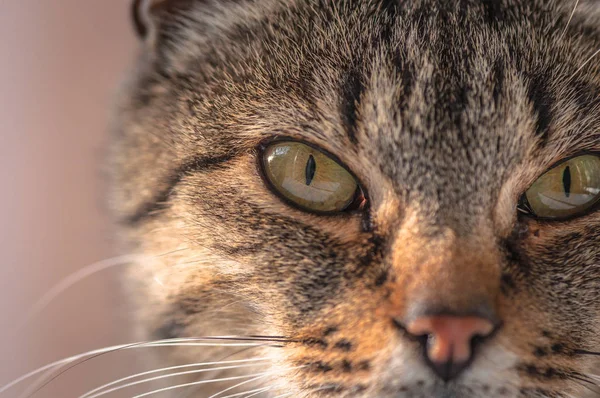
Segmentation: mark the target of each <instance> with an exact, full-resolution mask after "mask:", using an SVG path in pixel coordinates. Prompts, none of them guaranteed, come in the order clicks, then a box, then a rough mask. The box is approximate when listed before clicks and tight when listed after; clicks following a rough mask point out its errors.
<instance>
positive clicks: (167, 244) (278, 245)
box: [113, 0, 600, 398]
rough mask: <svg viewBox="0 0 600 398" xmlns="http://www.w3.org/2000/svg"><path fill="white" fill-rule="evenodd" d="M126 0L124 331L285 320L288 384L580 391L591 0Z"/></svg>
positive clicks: (599, 129) (597, 163)
mask: <svg viewBox="0 0 600 398" xmlns="http://www.w3.org/2000/svg"><path fill="white" fill-rule="evenodd" d="M137 3H139V4H137V5H136V7H137V8H136V20H137V25H138V28H139V32H140V35H141V37H142V38H141V43H142V45H141V47H142V50H141V55H140V57H139V61H138V63H137V66H136V68H135V72H134V73H133V74H132V75H131V79H130V81H129V82H128V84H127V90H126V93H125V96H124V99H123V101H122V103H121V106H120V112H119V116H118V127H117V134H116V139H115V156H114V158H113V160H114V169H113V170H114V179H115V188H116V189H115V191H114V195H113V202H114V208H115V211H116V213H117V214H118V216H119V217H120V222H121V223H122V224H123V229H124V230H125V231H126V233H127V234H128V237H129V238H130V239H131V240H132V241H133V242H134V243H135V244H137V247H138V249H139V250H141V251H143V252H144V253H146V254H147V255H149V256H156V257H155V258H154V260H153V262H152V264H153V265H152V266H149V267H145V268H143V267H142V268H135V269H134V271H133V274H134V278H135V279H137V280H138V281H143V286H144V288H143V289H142V290H140V291H138V294H141V295H142V296H141V302H142V306H141V309H140V311H141V312H142V313H143V315H142V318H143V321H144V327H147V328H150V329H152V330H151V331H152V332H154V331H160V332H161V333H162V335H161V336H166V337H169V336H170V337H177V336H191V335H197V334H221V335H224V334H229V333H232V330H233V332H234V333H236V334H252V333H260V334H264V335H270V336H283V337H284V338H285V339H289V340H291V341H292V342H286V343H284V344H283V347H280V348H277V349H276V355H277V358H278V359H277V361H278V362H277V366H278V367H279V369H280V373H279V374H278V375H279V376H281V377H280V378H279V379H278V380H279V382H282V381H283V382H284V384H286V387H285V388H286V389H287V390H284V392H290V391H291V394H292V396H295V397H304V396H309V395H310V396H315V397H320V396H339V397H345V396H356V397H381V398H392V397H407V398H408V397H464V398H475V397H582V396H584V395H585V394H593V392H594V391H595V392H596V393H598V391H600V387H598V385H599V384H600V378H599V377H598V376H597V375H596V376H594V375H593V373H592V372H593V371H594V366H596V365H597V364H598V359H599V357H598V352H599V351H600V205H599V204H600V200H599V196H600V67H599V65H600V55H598V57H597V58H594V57H593V56H594V55H595V54H596V52H597V51H598V50H600V8H599V7H598V5H597V4H596V3H595V2H594V1H580V2H578V5H577V8H576V10H575V12H574V14H572V13H571V12H572V11H573V7H574V5H575V4H574V3H575V2H574V1H570V0H569V1H567V0H564V1H541V0H539V1H538V0H536V1H533V0H505V1H482V0H456V1H433V0H420V1H393V0H370V1H368V0H362V1H358V0H357V1H341V0H322V1H317V0H314V1H313V0H293V1H292V0H257V1H244V0H240V1H208V0H206V1H200V0H195V1H194V0H188V1H183V0H178V1H177V0H164V1H142V2H137ZM154 280H156V281H157V282H154ZM139 292H143V293H139ZM233 305H235V306H236V308H237V309H236V310H235V311H232V312H231V318H228V317H227V316H221V317H215V316H214V315H211V314H214V311H216V310H221V309H223V308H224V307H226V306H230V307H229V308H231V306H233ZM286 368H290V370H288V371H284V369H286ZM317 390H319V391H317ZM278 393H279V394H281V393H282V392H281V391H278ZM311 394H312V395H311ZM275 395H277V394H274V396H275Z"/></svg>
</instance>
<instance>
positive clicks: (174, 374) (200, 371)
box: [79, 364, 257, 398]
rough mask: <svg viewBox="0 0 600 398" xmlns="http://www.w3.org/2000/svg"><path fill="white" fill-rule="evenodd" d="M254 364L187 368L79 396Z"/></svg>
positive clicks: (104, 393) (101, 393) (92, 397)
mask: <svg viewBox="0 0 600 398" xmlns="http://www.w3.org/2000/svg"><path fill="white" fill-rule="evenodd" d="M254 366H257V365H256V364H244V365H236V366H220V367H216V368H207V369H195V370H187V371H184V372H176V373H170V374H167V375H161V376H155V377H151V378H148V379H142V380H138V381H134V382H131V383H126V384H123V385H121V386H117V387H113V388H110V389H108V390H106V391H102V392H98V393H96V394H93V395H87V394H86V395H83V396H81V397H79V398H83V397H84V396H87V397H89V398H97V397H102V396H104V395H107V394H110V393H111V392H115V391H119V390H123V389H125V388H129V387H133V386H137V385H139V384H144V383H150V382H152V381H156V380H162V379H166V378H169V377H176V376H185V375H191V374H199V373H207V372H213V371H217V370H231V369H241V368H249V367H254Z"/></svg>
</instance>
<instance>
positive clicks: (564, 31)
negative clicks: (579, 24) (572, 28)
mask: <svg viewBox="0 0 600 398" xmlns="http://www.w3.org/2000/svg"><path fill="white" fill-rule="evenodd" d="M578 6H579V0H575V6H574V7H573V11H571V15H570V16H569V20H568V21H567V25H566V26H565V29H564V30H563V31H562V33H561V35H560V38H559V40H562V38H563V37H564V36H565V34H567V30H568V29H569V25H571V21H572V20H573V17H574V16H575V11H577V7H578Z"/></svg>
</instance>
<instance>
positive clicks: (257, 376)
mask: <svg viewBox="0 0 600 398" xmlns="http://www.w3.org/2000/svg"><path fill="white" fill-rule="evenodd" d="M304 367H306V365H303V366H295V367H292V368H283V369H278V370H276V371H272V372H263V373H255V374H251V375H244V376H231V377H225V378H221V379H212V380H201V381H195V382H191V383H183V384H177V385H175V386H170V387H164V388H160V389H158V390H153V391H150V392H147V393H144V394H140V395H136V396H135V397H133V398H142V397H147V396H149V395H153V394H157V393H161V392H165V391H171V390H175V389H179V388H185V387H191V386H197V385H202V384H208V383H217V382H221V381H232V380H241V379H248V378H252V380H248V381H247V383H250V382H253V381H256V380H259V379H261V378H264V377H268V376H271V375H274V374H278V373H281V372H285V371H288V370H294V369H300V368H304ZM242 384H245V383H240V384H238V385H236V386H234V387H238V386H240V385H242ZM227 390H231V388H230V389H227ZM227 390H224V391H227ZM224 391H222V392H224ZM219 394H220V393H219Z"/></svg>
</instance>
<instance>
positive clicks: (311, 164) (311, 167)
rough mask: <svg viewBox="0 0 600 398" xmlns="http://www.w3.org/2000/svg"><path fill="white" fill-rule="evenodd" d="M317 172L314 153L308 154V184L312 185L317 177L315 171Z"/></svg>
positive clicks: (306, 171)
mask: <svg viewBox="0 0 600 398" xmlns="http://www.w3.org/2000/svg"><path fill="white" fill-rule="evenodd" d="M316 172H317V162H316V161H315V158H314V157H313V155H309V156H308V160H307V161H306V169H305V175H306V185H310V184H311V183H312V181H313V179H314V178H315V173H316Z"/></svg>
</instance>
